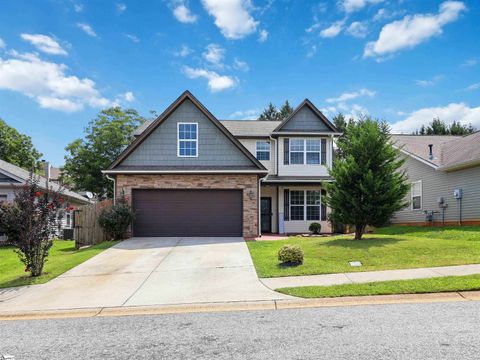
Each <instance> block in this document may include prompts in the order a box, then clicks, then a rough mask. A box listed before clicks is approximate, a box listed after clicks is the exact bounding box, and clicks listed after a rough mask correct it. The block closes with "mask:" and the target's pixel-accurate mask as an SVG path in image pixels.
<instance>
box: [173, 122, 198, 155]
mask: <svg viewBox="0 0 480 360" xmlns="http://www.w3.org/2000/svg"><path fill="white" fill-rule="evenodd" d="M180 125H196V127H197V138H196V139H180ZM198 138H199V136H198V123H196V122H179V123H177V157H181V158H184V157H185V158H196V157H198ZM180 141H192V142H195V155H180Z"/></svg>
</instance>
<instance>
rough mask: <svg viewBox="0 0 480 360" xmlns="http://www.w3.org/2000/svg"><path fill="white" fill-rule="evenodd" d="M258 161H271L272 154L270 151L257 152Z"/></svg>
mask: <svg viewBox="0 0 480 360" xmlns="http://www.w3.org/2000/svg"><path fill="white" fill-rule="evenodd" d="M257 159H258V160H270V152H269V151H257Z"/></svg>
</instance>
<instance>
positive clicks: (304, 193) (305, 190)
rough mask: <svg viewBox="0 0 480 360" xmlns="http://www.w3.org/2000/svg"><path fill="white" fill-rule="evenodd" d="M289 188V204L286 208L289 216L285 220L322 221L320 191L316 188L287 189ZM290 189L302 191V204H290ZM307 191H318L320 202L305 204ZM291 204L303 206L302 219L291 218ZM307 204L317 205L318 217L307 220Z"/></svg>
mask: <svg viewBox="0 0 480 360" xmlns="http://www.w3.org/2000/svg"><path fill="white" fill-rule="evenodd" d="M289 190H290V204H289V205H288V210H289V214H290V217H289V219H288V220H287V221H303V222H305V221H311V222H316V221H318V222H320V221H322V191H321V190H317V189H289ZM292 191H302V192H303V205H301V204H293V205H292V195H291V194H292ZM307 191H318V192H319V193H320V202H319V204H318V205H312V204H307ZM292 206H303V219H302V220H297V219H295V220H292ZM309 206H318V219H314V220H307V208H308V207H309Z"/></svg>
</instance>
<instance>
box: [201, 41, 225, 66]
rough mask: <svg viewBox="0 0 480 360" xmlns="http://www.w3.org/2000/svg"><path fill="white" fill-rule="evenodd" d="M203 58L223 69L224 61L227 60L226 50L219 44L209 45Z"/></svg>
mask: <svg viewBox="0 0 480 360" xmlns="http://www.w3.org/2000/svg"><path fill="white" fill-rule="evenodd" d="M202 56H203V58H204V59H205V60H207V61H208V62H209V63H210V64H212V65H215V66H218V67H223V59H224V58H225V49H224V48H222V47H221V46H220V45H217V44H209V45H208V46H207V47H206V50H205V52H204V53H203V54H202Z"/></svg>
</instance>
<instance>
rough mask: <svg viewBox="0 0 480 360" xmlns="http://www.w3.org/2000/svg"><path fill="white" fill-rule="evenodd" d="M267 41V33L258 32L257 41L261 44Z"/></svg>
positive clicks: (265, 31) (263, 31) (263, 30)
mask: <svg viewBox="0 0 480 360" xmlns="http://www.w3.org/2000/svg"><path fill="white" fill-rule="evenodd" d="M267 39H268V31H267V30H265V29H262V30H260V31H259V33H258V41H260V42H262V43H263V42H265V41H267Z"/></svg>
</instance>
